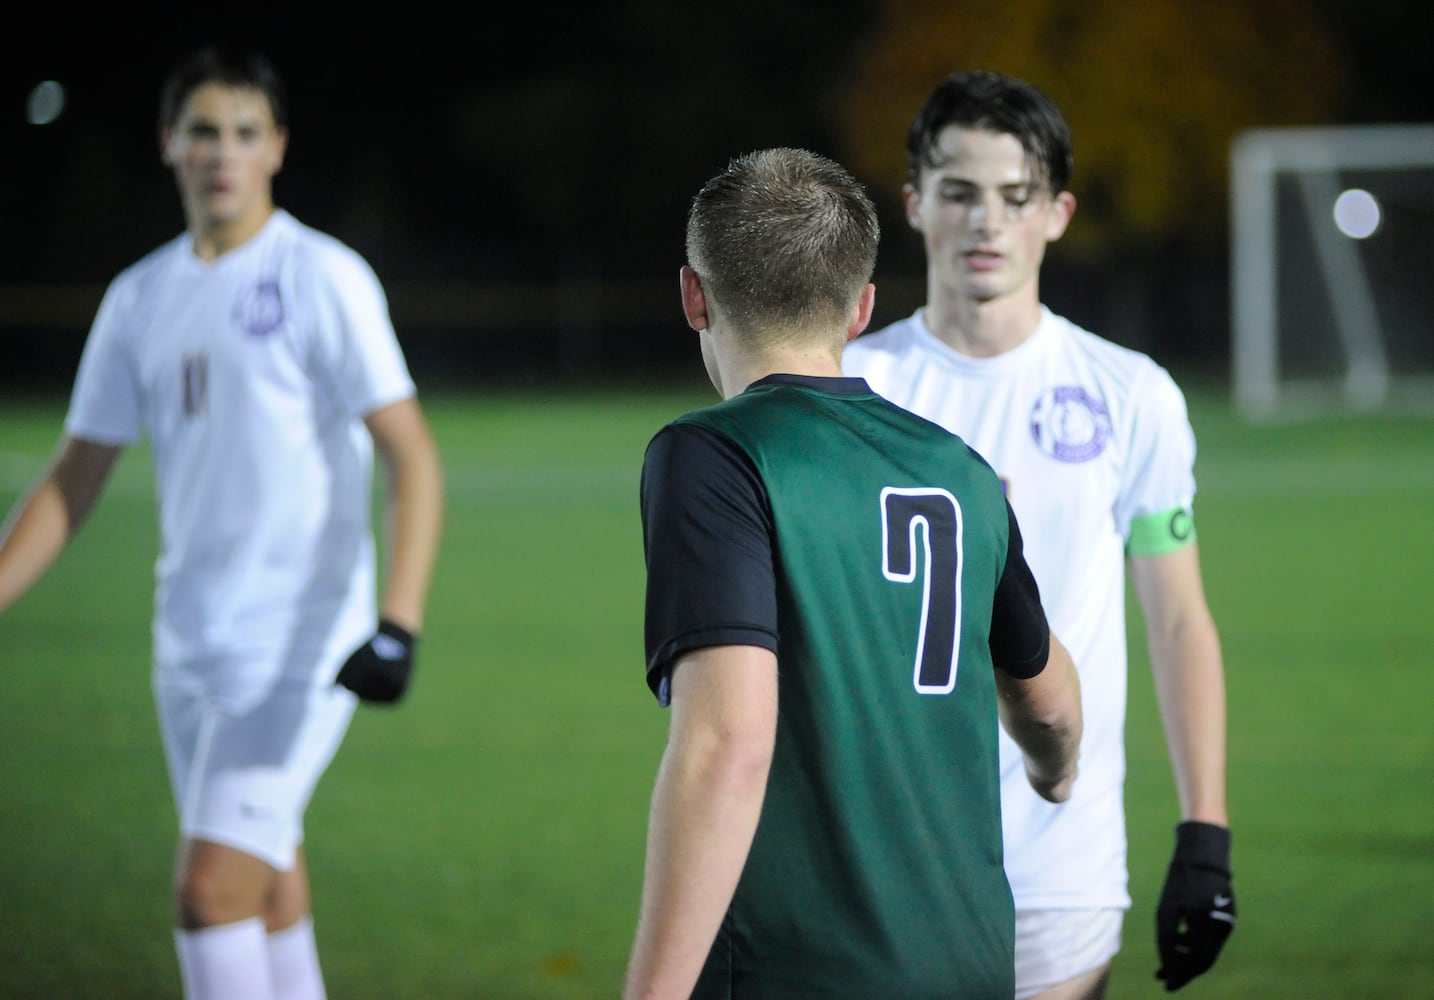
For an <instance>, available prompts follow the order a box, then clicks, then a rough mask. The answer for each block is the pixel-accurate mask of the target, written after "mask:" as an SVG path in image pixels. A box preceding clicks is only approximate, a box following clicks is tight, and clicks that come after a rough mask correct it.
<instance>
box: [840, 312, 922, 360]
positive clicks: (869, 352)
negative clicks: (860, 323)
mask: <svg viewBox="0 0 1434 1000" xmlns="http://www.w3.org/2000/svg"><path fill="white" fill-rule="evenodd" d="M917 316H918V314H917V313H912V314H911V315H910V316H907V317H906V318H904V319H899V320H897V321H896V322H894V323H890V324H888V325H886V326H883V327H881V328H879V329H876V330H872V331H870V332H869V333H864V334H862V335H861V336H860V337H857V338H856V339H855V340H853V341H852V342H851V343H849V344H847V345H846V349H845V350H844V351H843V354H842V361H843V363H845V362H846V361H847V360H852V361H864V360H871V359H874V358H877V357H881V356H883V355H896V354H901V353H904V352H905V351H906V350H907V349H908V348H909V347H910V346H911V344H912V343H913V342H914V341H915V340H916V338H917V336H918V334H919V332H920V326H919V323H918V320H917Z"/></svg>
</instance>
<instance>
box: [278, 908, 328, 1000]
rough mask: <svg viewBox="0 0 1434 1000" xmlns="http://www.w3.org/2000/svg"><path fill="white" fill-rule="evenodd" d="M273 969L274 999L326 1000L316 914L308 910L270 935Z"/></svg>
mask: <svg viewBox="0 0 1434 1000" xmlns="http://www.w3.org/2000/svg"><path fill="white" fill-rule="evenodd" d="M269 972H270V975H272V976H273V978H274V1000H325V998H326V996H327V994H325V993H324V974H323V971H322V970H321V969H320V968H319V949H318V946H317V945H316V944H315V942H314V918H313V917H312V916H310V915H308V914H305V915H304V916H303V917H301V918H299V922H298V923H296V924H294V925H292V926H290V927H285V928H284V929H283V930H281V931H275V932H274V933H273V934H270V935H269Z"/></svg>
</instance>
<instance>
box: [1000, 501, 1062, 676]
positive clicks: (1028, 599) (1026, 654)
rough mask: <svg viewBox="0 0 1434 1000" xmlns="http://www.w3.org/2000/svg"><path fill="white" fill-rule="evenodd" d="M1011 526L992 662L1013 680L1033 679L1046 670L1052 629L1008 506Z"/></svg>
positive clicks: (1017, 526) (1013, 517)
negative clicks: (1016, 678)
mask: <svg viewBox="0 0 1434 1000" xmlns="http://www.w3.org/2000/svg"><path fill="white" fill-rule="evenodd" d="M1006 516H1007V518H1008V519H1009V520H1010V522H1011V531H1010V541H1009V542H1008V543H1007V544H1006V569H1005V572H1003V573H1002V574H1001V582H1000V583H998V584H997V585H996V601H995V605H994V608H993V610H992V613H991V662H992V663H994V664H995V665H996V667H997V668H999V669H1001V670H1004V671H1005V672H1006V673H1008V674H1010V675H1011V676H1012V677H1021V678H1026V677H1034V676H1036V674H1038V673H1040V672H1041V671H1042V670H1044V669H1045V668H1046V659H1047V658H1048V657H1049V656H1050V653H1051V628H1050V624H1049V623H1048V622H1047V621H1046V612H1045V609H1044V608H1042V607H1041V592H1040V589H1039V588H1038V587H1037V586H1036V578H1035V577H1034V576H1033V575H1032V574H1031V567H1030V566H1029V565H1027V563H1026V556H1025V550H1024V547H1023V545H1022V543H1021V528H1020V526H1019V525H1018V524H1016V512H1015V511H1014V510H1012V509H1011V504H1010V502H1009V501H1008V502H1007V503H1006Z"/></svg>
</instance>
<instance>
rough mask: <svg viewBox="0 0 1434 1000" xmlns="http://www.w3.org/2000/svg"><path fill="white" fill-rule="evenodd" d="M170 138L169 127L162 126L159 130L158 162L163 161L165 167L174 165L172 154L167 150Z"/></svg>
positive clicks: (171, 136)
mask: <svg viewBox="0 0 1434 1000" xmlns="http://www.w3.org/2000/svg"><path fill="white" fill-rule="evenodd" d="M172 138H173V133H171V132H170V131H169V129H167V128H162V129H160V130H159V162H160V163H163V164H164V165H165V166H166V167H172V166H174V155H173V154H172V153H171V152H170V151H169V142H170V140H171V139H172Z"/></svg>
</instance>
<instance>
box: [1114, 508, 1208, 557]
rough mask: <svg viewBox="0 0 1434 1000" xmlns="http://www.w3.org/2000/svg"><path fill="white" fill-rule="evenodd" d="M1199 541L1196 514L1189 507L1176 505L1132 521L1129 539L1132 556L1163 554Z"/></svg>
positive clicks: (1127, 545) (1126, 552) (1129, 549)
mask: <svg viewBox="0 0 1434 1000" xmlns="http://www.w3.org/2000/svg"><path fill="white" fill-rule="evenodd" d="M1193 541H1195V515H1194V514H1193V513H1191V511H1190V508H1189V507H1172V508H1170V509H1169V510H1163V511H1161V512H1160V513H1158V514H1144V515H1142V516H1140V517H1136V518H1132V519H1131V521H1130V537H1129V538H1127V539H1126V540H1125V554H1126V555H1128V556H1159V555H1164V554H1165V553H1167V552H1174V551H1175V550H1176V549H1183V548H1184V547H1185V546H1187V545H1189V544H1190V543H1191V542H1193Z"/></svg>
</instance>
